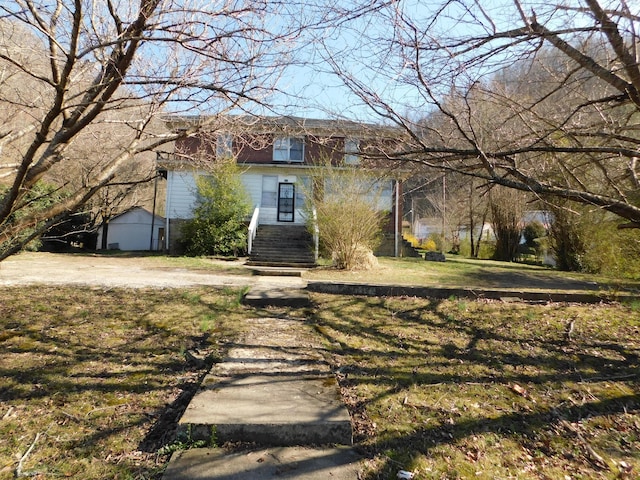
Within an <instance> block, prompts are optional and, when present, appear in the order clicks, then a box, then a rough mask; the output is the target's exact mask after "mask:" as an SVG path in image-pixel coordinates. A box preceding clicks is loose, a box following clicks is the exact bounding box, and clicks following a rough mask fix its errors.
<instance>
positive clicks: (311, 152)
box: [161, 117, 402, 255]
mask: <svg viewBox="0 0 640 480" xmlns="http://www.w3.org/2000/svg"><path fill="white" fill-rule="evenodd" d="M229 118H230V121H229V122H228V123H227V124H226V127H225V128H221V127H218V128H216V130H215V131H212V132H211V133H208V134H204V133H201V134H198V135H196V136H190V137H188V138H185V139H183V140H181V141H179V142H177V143H176V145H175V153H174V154H173V155H171V156H170V157H168V158H164V159H163V160H162V165H161V166H162V167H163V168H165V169H166V170H167V188H166V191H167V198H166V210H165V217H166V226H165V239H166V245H165V246H166V249H167V250H168V251H169V252H171V253H180V252H179V239H180V224H181V223H182V222H184V221H185V220H186V219H189V218H191V216H192V212H193V208H194V203H195V200H196V181H195V180H196V178H197V176H198V175H206V170H207V165H210V163H211V162H215V161H217V160H220V159H222V158H229V157H230V156H232V157H233V158H235V159H236V161H237V163H238V165H239V166H240V167H241V179H242V183H243V184H244V187H245V189H246V191H247V192H248V194H249V196H250V197H251V202H252V204H253V207H254V215H253V222H252V224H253V225H251V227H252V228H254V229H255V228H256V227H257V231H258V232H260V231H261V230H263V231H266V228H261V227H266V226H279V227H281V230H280V231H281V232H285V231H292V229H289V230H284V228H285V227H293V226H298V227H300V228H303V227H304V226H305V224H306V222H307V218H306V216H307V211H308V210H307V209H306V208H305V202H306V196H307V195H309V193H310V192H311V177H312V174H313V172H314V169H317V168H319V167H318V165H319V164H321V163H323V162H327V161H329V162H330V163H331V164H332V165H335V166H338V167H341V168H364V164H365V163H367V165H369V166H370V165H371V164H373V163H376V164H377V166H378V167H377V168H376V169H372V172H374V171H375V172H377V175H378V178H376V181H377V182H378V183H379V185H378V186H379V191H381V192H382V194H381V195H380V196H379V199H378V200H377V201H378V208H379V209H380V210H383V211H385V212H388V214H389V221H388V222H387V225H386V227H385V234H386V237H387V242H385V243H386V246H383V248H382V251H383V253H384V254H387V255H393V254H394V253H395V251H396V250H397V247H396V245H397V243H398V241H399V239H398V235H399V232H400V231H401V230H400V222H401V219H400V218H399V215H398V212H401V211H402V206H401V203H400V199H401V198H402V195H401V187H402V184H401V182H400V181H399V180H396V179H393V178H392V177H390V176H388V175H383V174H382V173H381V172H386V170H384V168H382V164H381V163H380V162H381V158H384V157H385V155H384V149H385V148H390V145H391V144H392V143H393V141H394V139H393V133H394V131H393V129H390V128H385V127H379V126H375V125H369V124H362V123H357V122H349V121H340V120H317V119H304V118H297V117H260V118H257V119H252V120H251V121H247V119H246V117H237V122H234V121H233V118H234V117H229ZM194 122H202V118H201V117H186V118H185V117H170V118H168V119H167V124H168V125H169V127H170V128H171V129H174V130H177V129H181V128H182V129H188V128H189V127H190V126H192V124H193V123H194ZM398 206H399V208H397V207H398ZM274 228H275V227H274ZM254 233H255V232H254ZM259 235H260V233H258V236H259ZM281 238H282V239H285V238H286V237H285V235H284V234H282V235H281ZM283 241H284V242H285V243H286V240H283Z"/></svg>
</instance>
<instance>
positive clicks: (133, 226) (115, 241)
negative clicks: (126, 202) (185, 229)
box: [97, 207, 165, 251]
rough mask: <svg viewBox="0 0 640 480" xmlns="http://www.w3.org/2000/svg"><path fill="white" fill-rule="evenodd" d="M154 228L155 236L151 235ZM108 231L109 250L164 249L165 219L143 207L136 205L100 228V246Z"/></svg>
mask: <svg viewBox="0 0 640 480" xmlns="http://www.w3.org/2000/svg"><path fill="white" fill-rule="evenodd" d="M152 228H153V237H152V235H151V232H152ZM105 230H106V233H107V242H106V244H107V248H108V249H109V250H125V251H135V250H162V249H163V246H164V231H165V219H164V218H163V217H160V216H158V215H156V216H155V217H154V216H153V214H152V213H151V212H149V211H148V210H145V209H144V208H142V207H135V208H132V209H131V210H128V211H126V212H124V213H121V214H120V215H117V216H115V217H113V218H112V219H111V220H109V223H108V224H107V227H106V228H105V226H104V225H103V226H101V227H100V228H99V229H98V243H97V245H98V248H100V246H101V245H102V236H103V235H104V231H105Z"/></svg>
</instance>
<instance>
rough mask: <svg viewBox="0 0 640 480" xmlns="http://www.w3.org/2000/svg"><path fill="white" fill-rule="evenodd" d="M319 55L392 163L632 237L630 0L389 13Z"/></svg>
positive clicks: (638, 90) (445, 6)
mask: <svg viewBox="0 0 640 480" xmlns="http://www.w3.org/2000/svg"><path fill="white" fill-rule="evenodd" d="M372 15H374V16H375V22H374V21H373V19H370V20H369V21H370V23H371V24H376V25H387V26H389V28H383V27H380V28H371V29H369V30H364V31H363V32H362V33H363V37H362V38H361V40H360V41H359V42H357V44H356V45H354V47H353V49H352V50H350V51H349V53H345V52H341V55H340V56H337V55H335V53H334V52H332V51H331V50H330V48H329V47H328V46H327V48H326V50H325V55H326V59H327V61H328V62H329V63H330V64H331V65H332V67H333V70H334V73H335V74H336V75H337V76H338V77H340V78H341V79H342V80H343V82H344V83H345V85H347V86H348V87H349V89H350V90H351V91H352V92H353V93H354V94H355V95H356V96H357V98H358V99H359V100H360V101H361V102H362V103H363V104H364V105H366V106H367V107H368V108H369V110H370V111H371V112H373V113H374V114H375V115H376V116H377V117H378V118H380V119H381V120H383V121H386V122H388V123H393V124H395V125H397V126H399V127H401V129H402V130H403V131H404V134H405V137H406V138H405V140H406V144H405V148H404V149H402V151H401V152H399V153H398V155H397V157H398V158H400V159H402V160H404V161H406V162H411V163H415V164H418V165H424V166H429V167H433V168H437V169H442V170H448V171H456V172H461V173H463V174H465V175H471V176H475V177H479V178H481V179H483V180H484V181H485V186H488V187H490V186H491V185H503V186H506V187H510V188H515V189H518V190H523V191H527V192H530V193H532V194H534V195H536V196H538V197H539V198H540V199H542V200H544V201H546V200H548V199H549V198H554V197H560V198H564V199H569V200H571V201H573V202H579V203H582V204H586V205H590V206H593V207H597V208H600V209H604V210H606V211H608V212H610V213H612V214H615V215H617V216H618V217H619V218H620V219H622V222H621V223H620V226H621V227H632V228H638V227H640V167H639V164H638V156H639V154H640V135H639V132H638V127H637V126H638V124H639V118H640V64H639V62H638V58H639V52H638V48H639V46H640V38H639V37H638V32H640V17H639V16H638V15H637V14H636V13H634V12H633V11H632V9H631V8H630V7H629V5H628V4H627V2H626V1H624V0H620V1H614V2H607V4H606V5H604V4H602V3H600V2H598V1H597V0H582V1H574V2H568V3H567V2H552V3H548V2H538V1H520V0H505V1H496V2H491V3H489V4H485V3H484V2H477V1H474V0H461V1H458V2H441V3H440V4H438V3H437V2H436V3H435V4H430V5H429V6H425V5H421V4H420V3H419V2H393V3H390V4H385V5H384V6H381V8H379V9H378V10H376V11H375V12H374V13H372Z"/></svg>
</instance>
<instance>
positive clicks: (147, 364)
mask: <svg viewBox="0 0 640 480" xmlns="http://www.w3.org/2000/svg"><path fill="white" fill-rule="evenodd" d="M236 297H237V292H236V291H231V290H230V291H225V292H223V291H218V290H215V289H211V288H206V289H204V288H201V289H192V290H179V289H177V290H158V289H153V290H151V289H150V290H126V289H110V290H105V289H91V288H71V287H42V286H39V287H15V288H13V287H11V288H4V289H3V290H2V292H1V293H0V332H2V334H1V335H0V365H1V367H0V439H1V440H2V441H0V479H2V480H8V479H13V478H16V477H17V476H19V475H22V476H31V477H32V478H43V479H44V478H58V477H62V478H65V477H68V478H83V479H87V480H93V479H95V480H98V479H105V478H113V479H115V478H122V479H127V478H131V479H133V478H138V479H142V478H145V479H151V478H160V477H161V473H162V471H163V469H164V467H165V464H166V461H167V460H168V456H166V455H158V453H157V452H158V450H161V449H162V448H163V447H165V446H167V445H171V444H172V443H175V442H176V441H177V440H176V439H175V437H174V433H175V422H176V421H177V420H178V418H177V416H176V413H175V412H176V411H180V410H179V409H180V408H181V407H184V406H185V405H183V404H182V403H180V402H184V400H182V399H183V398H184V396H185V393H186V392H187V391H188V390H190V389H195V388H197V384H198V380H199V378H200V376H201V375H202V374H203V373H204V370H203V369H202V367H200V370H198V368H197V367H196V366H194V365H191V364H190V363H188V362H187V361H186V360H185V357H184V356H183V354H184V352H185V351H186V350H188V349H194V348H197V349H198V351H199V353H201V354H209V355H210V356H212V357H219V356H220V354H221V352H220V351H219V349H220V346H219V344H220V342H221V341H222V340H223V339H225V338H227V337H233V336H235V335H236V332H237V330H236V329H237V328H238V325H240V324H241V321H242V318H244V315H245V314H246V313H245V311H244V308H243V307H240V306H238V304H237V302H236ZM45 299H46V301H45ZM43 306H46V308H43ZM174 402H176V403H174ZM172 404H173V405H172ZM171 405H172V407H173V408H168V407H170V406H171ZM171 412H173V413H171ZM178 440H179V439H178ZM170 451H171V448H169V447H167V448H164V449H163V450H161V453H162V452H165V453H170ZM21 459H22V462H21Z"/></svg>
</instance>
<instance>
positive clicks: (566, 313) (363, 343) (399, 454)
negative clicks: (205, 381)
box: [0, 287, 640, 480]
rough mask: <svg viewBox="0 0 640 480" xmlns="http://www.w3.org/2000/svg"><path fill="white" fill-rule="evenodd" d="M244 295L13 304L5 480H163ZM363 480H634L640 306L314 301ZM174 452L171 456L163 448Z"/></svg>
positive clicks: (119, 293) (59, 291) (7, 344)
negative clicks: (184, 412) (191, 358)
mask: <svg viewBox="0 0 640 480" xmlns="http://www.w3.org/2000/svg"><path fill="white" fill-rule="evenodd" d="M239 295H240V292H239V291H234V290H215V289H211V288H207V289H204V288H197V289H165V290H159V289H146V290H133V289H105V288H75V287H9V288H4V289H3V290H2V292H0V440H1V441H0V479H3V480H5V479H7V480H8V479H12V478H16V477H19V476H29V477H30V478H36V479H45V478H47V479H49V478H59V477H62V478H65V477H66V478H83V479H85V480H98V479H104V478H113V479H152V478H153V479H159V478H160V477H161V473H162V470H163V468H164V466H165V464H166V462H167V461H168V458H169V457H168V455H167V452H168V451H170V448H167V446H169V447H170V446H171V445H172V443H173V441H174V439H173V428H174V426H175V422H176V421H177V419H178V418H179V416H180V414H181V409H182V408H184V406H185V398H187V397H188V395H189V393H190V392H191V391H193V389H194V388H195V387H196V385H197V382H198V380H199V379H200V377H201V375H202V374H203V373H204V371H205V370H206V366H204V365H201V364H199V363H191V362H188V361H187V360H186V358H185V352H194V353H196V354H200V355H205V356H206V355H209V357H210V359H211V360H215V359H216V358H218V357H219V356H220V355H222V354H223V351H222V344H223V340H224V339H228V338H232V337H233V336H234V335H235V334H236V333H237V331H238V329H239V328H242V319H243V318H249V317H255V316H259V315H272V314H277V315H285V314H287V313H291V314H294V315H295V316H297V317H299V316H300V315H302V314H303V312H285V311H256V310H253V309H250V308H248V307H244V306H241V305H239V304H238V298H239ZM313 300H314V302H315V307H314V308H313V310H312V311H308V312H304V314H306V315H307V318H308V321H309V322H311V323H312V324H313V325H314V326H315V328H316V330H317V332H318V334H319V335H321V336H322V337H323V338H324V339H325V341H326V343H325V344H326V347H327V349H328V351H329V354H330V355H331V358H332V361H333V364H334V367H335V371H336V375H337V376H338V379H339V381H340V384H341V388H342V392H343V395H344V399H345V402H346V403H347V405H348V406H349V408H350V410H351V414H352V419H353V424H354V428H355V435H356V448H358V449H359V450H360V451H361V452H362V453H363V454H364V456H365V457H366V460H365V462H364V468H365V477H364V478H366V479H369V480H372V479H390V478H396V473H397V471H398V470H401V469H402V470H409V471H414V472H415V473H416V477H415V478H416V479H431V478H437V479H440V478H443V479H445V478H446V479H449V478H450V479H455V478H461V479H467V478H474V479H475V478H480V479H506V478H519V479H563V480H564V479H569V478H571V479H579V478H583V479H593V478H607V479H614V478H629V479H632V478H638V475H639V472H640V453H639V452H640V366H639V360H638V359H639V356H640V310H639V308H638V305H637V304H629V305H620V304H612V305H604V304H603V305H596V306H593V305H589V306H581V305H570V304H548V305H526V304H517V303H509V304H505V303H501V302H491V301H467V300H459V299H455V298H450V299H448V300H438V301H431V300H427V299H414V298H392V299H380V298H360V297H342V296H329V295H313ZM163 447H164V448H163Z"/></svg>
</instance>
